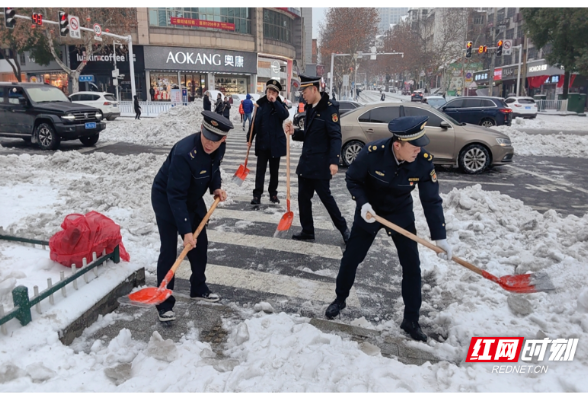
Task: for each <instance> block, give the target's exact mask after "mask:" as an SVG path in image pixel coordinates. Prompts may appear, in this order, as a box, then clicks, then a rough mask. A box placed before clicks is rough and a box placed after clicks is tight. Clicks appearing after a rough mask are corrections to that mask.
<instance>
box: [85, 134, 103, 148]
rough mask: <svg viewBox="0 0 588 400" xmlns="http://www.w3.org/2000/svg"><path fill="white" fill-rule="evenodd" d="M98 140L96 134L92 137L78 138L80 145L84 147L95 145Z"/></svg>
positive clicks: (98, 136) (98, 135)
mask: <svg viewBox="0 0 588 400" xmlns="http://www.w3.org/2000/svg"><path fill="white" fill-rule="evenodd" d="M99 138H100V134H99V133H97V134H95V135H92V136H84V137H81V138H80V142H82V144H83V145H84V146H86V147H89V146H94V145H95V144H96V142H97V141H98V139H99Z"/></svg>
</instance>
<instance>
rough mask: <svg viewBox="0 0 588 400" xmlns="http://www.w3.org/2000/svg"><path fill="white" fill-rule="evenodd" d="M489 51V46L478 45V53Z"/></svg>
mask: <svg viewBox="0 0 588 400" xmlns="http://www.w3.org/2000/svg"><path fill="white" fill-rule="evenodd" d="M487 52H488V46H480V47H478V54H482V53H487Z"/></svg>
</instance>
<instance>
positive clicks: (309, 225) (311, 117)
mask: <svg viewBox="0 0 588 400" xmlns="http://www.w3.org/2000/svg"><path fill="white" fill-rule="evenodd" d="M300 80H301V83H300V92H301V94H302V97H303V98H304V100H305V102H306V105H305V106H304V111H305V112H306V118H305V119H304V130H300V129H294V125H293V124H292V121H288V122H287V125H286V126H285V129H286V132H287V133H288V134H289V135H293V136H292V139H294V140H297V141H301V142H304V145H303V146H302V155H301V156H300V161H299V162H298V167H297V168H296V174H297V175H298V208H299V212H300V225H302V232H300V233H298V234H294V235H292V239H295V240H314V223H313V220H312V202H311V199H312V196H313V195H314V192H316V193H317V194H318V196H319V198H320V199H321V201H322V203H323V204H324V205H325V208H326V209H327V211H328V212H329V215H330V216H331V219H332V220H333V223H334V224H335V227H336V228H337V229H338V230H339V232H341V235H342V236H343V241H344V242H345V243H347V239H348V238H349V229H347V222H346V221H345V218H343V216H342V215H341V211H339V207H337V203H336V202H335V199H334V198H333V195H331V188H330V181H331V177H333V176H334V175H335V174H336V173H337V171H338V170H339V157H340V154H341V125H340V123H339V103H337V102H336V101H334V100H333V101H331V100H329V95H328V94H326V93H321V92H320V89H319V88H320V86H319V85H320V78H318V77H315V76H306V75H300Z"/></svg>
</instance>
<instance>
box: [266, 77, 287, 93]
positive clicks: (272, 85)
mask: <svg viewBox="0 0 588 400" xmlns="http://www.w3.org/2000/svg"><path fill="white" fill-rule="evenodd" d="M265 88H266V90H267V89H274V90H275V91H277V92H281V91H282V90H283V89H282V84H281V83H280V82H279V81H278V80H277V79H270V80H269V81H267V83H266V84H265Z"/></svg>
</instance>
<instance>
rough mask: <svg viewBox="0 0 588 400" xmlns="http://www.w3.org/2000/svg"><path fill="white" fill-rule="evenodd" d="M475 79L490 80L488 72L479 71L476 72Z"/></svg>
mask: <svg viewBox="0 0 588 400" xmlns="http://www.w3.org/2000/svg"><path fill="white" fill-rule="evenodd" d="M474 80H475V81H487V80H488V72H478V73H477V74H474Z"/></svg>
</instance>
